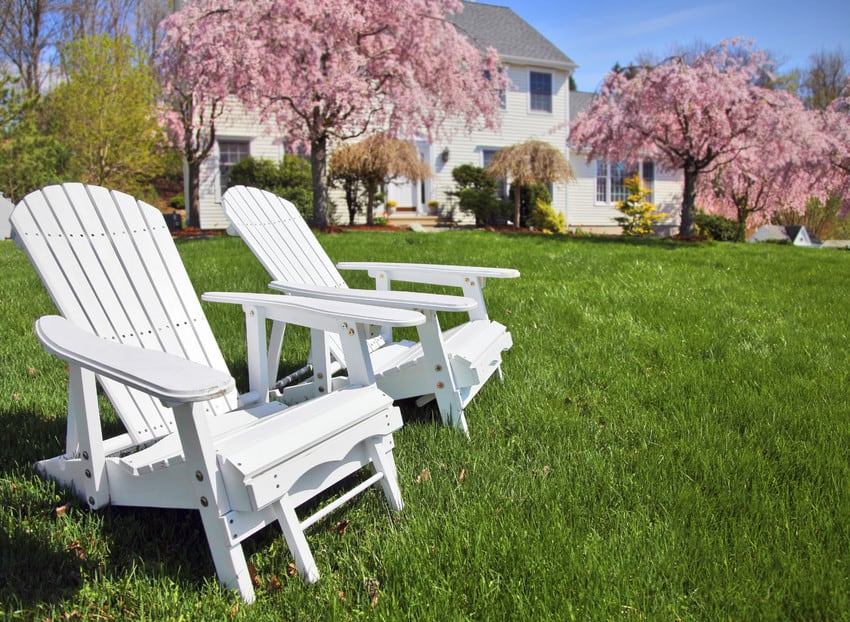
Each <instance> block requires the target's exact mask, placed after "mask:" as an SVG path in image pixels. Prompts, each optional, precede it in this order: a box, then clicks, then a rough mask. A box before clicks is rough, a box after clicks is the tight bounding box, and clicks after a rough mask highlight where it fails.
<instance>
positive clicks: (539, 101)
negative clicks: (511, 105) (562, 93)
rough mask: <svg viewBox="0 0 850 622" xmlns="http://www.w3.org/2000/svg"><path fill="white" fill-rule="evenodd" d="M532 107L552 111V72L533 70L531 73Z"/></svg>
mask: <svg viewBox="0 0 850 622" xmlns="http://www.w3.org/2000/svg"><path fill="white" fill-rule="evenodd" d="M528 90H529V93H530V94H531V105H530V107H531V109H532V110H541V111H543V112H552V74H551V73H539V72H537V71H532V72H531V73H530V74H529V87H528Z"/></svg>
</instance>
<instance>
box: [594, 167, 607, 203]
mask: <svg viewBox="0 0 850 622" xmlns="http://www.w3.org/2000/svg"><path fill="white" fill-rule="evenodd" d="M596 202H597V203H607V202H608V163H607V162H603V161H602V160H597V161H596Z"/></svg>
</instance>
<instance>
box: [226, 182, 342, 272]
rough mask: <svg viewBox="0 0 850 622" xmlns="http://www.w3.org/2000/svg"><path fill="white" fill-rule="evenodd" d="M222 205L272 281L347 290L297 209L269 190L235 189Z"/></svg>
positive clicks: (229, 190) (231, 189) (230, 191)
mask: <svg viewBox="0 0 850 622" xmlns="http://www.w3.org/2000/svg"><path fill="white" fill-rule="evenodd" d="M222 205H223V207H224V211H225V213H226V214H227V216H228V218H230V221H231V222H233V223H234V224H235V226H236V228H237V229H238V230H239V235H240V236H241V237H242V239H243V240H244V241H245V243H246V244H247V245H248V247H249V248H251V250H252V251H253V253H254V254H255V255H256V256H257V258H258V259H259V260H260V262H261V263H262V264H263V267H264V268H265V269H266V271H267V272H268V273H269V274H270V275H271V277H272V280H280V281H288V282H290V283H307V284H312V285H324V286H327V287H347V285H346V284H345V281H344V280H343V278H342V276H341V275H340V273H339V270H337V269H336V266H334V264H333V262H332V261H331V259H330V257H328V255H327V253H326V252H325V250H324V249H323V248H322V247H321V245H320V244H319V242H318V241H317V240H316V236H315V235H313V232H312V231H310V228H309V227H308V226H307V223H306V222H304V218H303V217H302V216H301V214H300V213H299V212H298V210H297V209H296V207H295V206H294V205H293V204H292V203H290V202H289V201H287V200H286V199H283V198H281V197H279V196H277V195H275V194H272V193H271V192H268V191H266V190H259V189H257V188H247V187H245V186H233V187H232V188H229V189H228V190H227V192H225V193H224V197H223V198H222Z"/></svg>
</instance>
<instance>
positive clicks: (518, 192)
mask: <svg viewBox="0 0 850 622" xmlns="http://www.w3.org/2000/svg"><path fill="white" fill-rule="evenodd" d="M521 205H522V188H520V187H519V186H514V227H516V228H517V229H519V219H520V211H521V209H520V207H521Z"/></svg>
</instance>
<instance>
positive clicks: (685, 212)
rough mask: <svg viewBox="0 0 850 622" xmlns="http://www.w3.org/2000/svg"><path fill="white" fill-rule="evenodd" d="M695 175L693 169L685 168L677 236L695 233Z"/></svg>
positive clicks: (695, 171) (696, 172)
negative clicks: (680, 216)
mask: <svg viewBox="0 0 850 622" xmlns="http://www.w3.org/2000/svg"><path fill="white" fill-rule="evenodd" d="M697 174H698V171H697V170H696V168H693V167H685V190H684V195H683V197H682V221H681V223H680V224H679V235H682V236H692V235H694V234H695V233H696V227H694V214H695V212H696V199H697Z"/></svg>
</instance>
